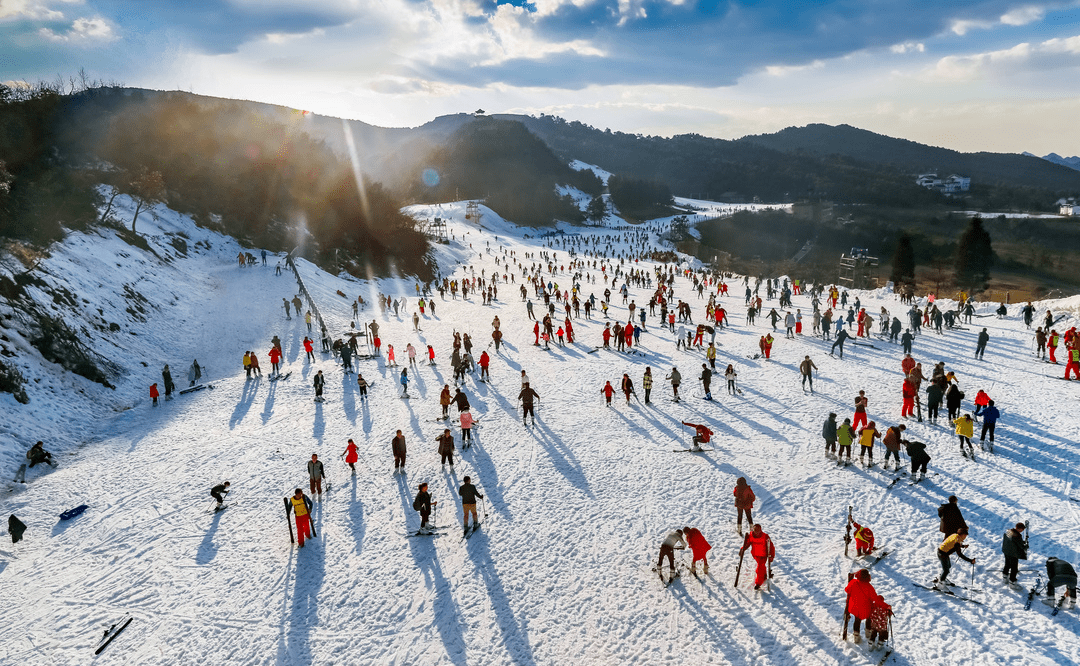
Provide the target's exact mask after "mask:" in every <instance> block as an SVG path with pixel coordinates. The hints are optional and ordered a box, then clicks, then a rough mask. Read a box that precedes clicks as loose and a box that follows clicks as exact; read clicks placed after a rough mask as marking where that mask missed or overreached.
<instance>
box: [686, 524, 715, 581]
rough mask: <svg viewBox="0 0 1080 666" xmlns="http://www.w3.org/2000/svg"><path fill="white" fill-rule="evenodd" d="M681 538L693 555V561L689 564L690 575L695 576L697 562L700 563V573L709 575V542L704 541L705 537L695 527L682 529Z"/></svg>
mask: <svg viewBox="0 0 1080 666" xmlns="http://www.w3.org/2000/svg"><path fill="white" fill-rule="evenodd" d="M683 538H684V539H685V540H686V545H688V546H690V552H691V554H692V555H693V559H692V560H691V562H690V573H692V574H697V563H698V560H701V562H702V569H701V571H702V573H704V574H705V575H708V574H709V558H708V553H709V551H710V550H711V549H712V546H710V545H709V542H708V541H706V540H705V536H704V535H703V534H702V533H701V530H699V529H697V528H696V527H684V528H683Z"/></svg>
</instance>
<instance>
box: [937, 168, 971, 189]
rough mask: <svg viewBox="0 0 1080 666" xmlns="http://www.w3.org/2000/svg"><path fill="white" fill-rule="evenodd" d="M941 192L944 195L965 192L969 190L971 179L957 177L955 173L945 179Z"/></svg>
mask: <svg viewBox="0 0 1080 666" xmlns="http://www.w3.org/2000/svg"><path fill="white" fill-rule="evenodd" d="M941 187H942V191H944V192H945V193H946V194H950V193H952V192H967V191H968V190H969V189H971V179H970V178H966V177H964V176H957V175H956V174H955V173H954V174H953V175H951V176H949V177H948V178H946V179H945V182H944V183H942V184H941Z"/></svg>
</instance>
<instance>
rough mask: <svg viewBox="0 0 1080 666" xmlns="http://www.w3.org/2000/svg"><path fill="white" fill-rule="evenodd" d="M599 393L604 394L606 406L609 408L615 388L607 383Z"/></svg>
mask: <svg viewBox="0 0 1080 666" xmlns="http://www.w3.org/2000/svg"><path fill="white" fill-rule="evenodd" d="M600 392H601V393H603V394H604V399H605V400H606V401H607V406H608V407H611V396H613V395H614V394H615V387H614V386H612V385H611V382H607V383H606V384H604V388H602V389H600Z"/></svg>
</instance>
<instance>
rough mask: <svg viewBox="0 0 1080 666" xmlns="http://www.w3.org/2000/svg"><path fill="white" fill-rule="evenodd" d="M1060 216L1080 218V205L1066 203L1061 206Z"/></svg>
mask: <svg viewBox="0 0 1080 666" xmlns="http://www.w3.org/2000/svg"><path fill="white" fill-rule="evenodd" d="M1058 214H1059V215H1068V216H1069V217H1080V204H1074V203H1064V204H1061V209H1060V211H1059V213H1058Z"/></svg>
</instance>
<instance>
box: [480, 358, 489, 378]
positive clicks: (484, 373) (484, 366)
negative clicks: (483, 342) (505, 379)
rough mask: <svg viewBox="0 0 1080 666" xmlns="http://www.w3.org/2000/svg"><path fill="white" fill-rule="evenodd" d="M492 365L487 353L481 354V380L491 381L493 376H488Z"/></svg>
mask: <svg viewBox="0 0 1080 666" xmlns="http://www.w3.org/2000/svg"><path fill="white" fill-rule="evenodd" d="M490 364H491V357H490V356H488V353H487V352H486V351H484V352H481V353H480V379H485V378H486V379H491V375H489V374H488V365H490Z"/></svg>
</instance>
